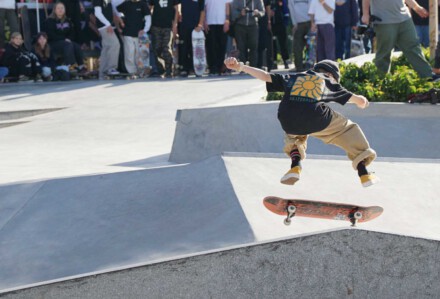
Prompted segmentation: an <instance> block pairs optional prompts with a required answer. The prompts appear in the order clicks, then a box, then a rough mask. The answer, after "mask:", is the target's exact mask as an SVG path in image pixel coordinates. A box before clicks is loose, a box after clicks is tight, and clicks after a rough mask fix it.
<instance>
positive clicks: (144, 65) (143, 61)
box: [137, 33, 151, 77]
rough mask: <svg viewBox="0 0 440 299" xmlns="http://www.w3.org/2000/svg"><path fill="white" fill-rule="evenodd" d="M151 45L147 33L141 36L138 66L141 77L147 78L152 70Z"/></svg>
mask: <svg viewBox="0 0 440 299" xmlns="http://www.w3.org/2000/svg"><path fill="white" fill-rule="evenodd" d="M150 44H151V43H150V39H149V37H148V34H147V33H144V34H141V35H139V49H138V55H137V66H138V70H139V74H140V76H141V77H144V76H146V75H147V72H148V70H149V69H150Z"/></svg>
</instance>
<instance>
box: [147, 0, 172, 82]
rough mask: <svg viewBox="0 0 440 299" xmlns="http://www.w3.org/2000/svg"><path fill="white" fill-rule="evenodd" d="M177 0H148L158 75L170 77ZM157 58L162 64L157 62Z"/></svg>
mask: <svg viewBox="0 0 440 299" xmlns="http://www.w3.org/2000/svg"><path fill="white" fill-rule="evenodd" d="M177 5H178V1H177V0H168V1H162V0H150V10H151V14H152V20H151V34H152V36H153V38H152V44H153V50H154V56H155V57H156V59H155V64H156V66H157V72H158V74H159V75H160V76H162V75H164V74H165V77H167V78H171V77H172V67H173V52H172V48H171V38H172V36H173V34H174V35H176V34H177V17H178V7H177ZM159 58H160V59H162V60H163V61H164V64H162V63H161V62H159Z"/></svg>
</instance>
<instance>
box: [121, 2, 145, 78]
mask: <svg viewBox="0 0 440 299" xmlns="http://www.w3.org/2000/svg"><path fill="white" fill-rule="evenodd" d="M117 10H118V11H119V12H121V13H122V14H123V15H124V17H123V21H124V27H123V28H122V36H123V41H124V42H123V44H124V64H125V68H126V69H127V71H128V73H130V74H133V75H135V74H137V73H138V68H137V64H136V60H137V57H138V50H139V36H142V35H144V34H146V33H147V32H148V31H150V26H151V15H150V8H149V7H148V3H147V2H146V1H138V0H130V1H124V3H122V4H121V5H119V6H118V7H117Z"/></svg>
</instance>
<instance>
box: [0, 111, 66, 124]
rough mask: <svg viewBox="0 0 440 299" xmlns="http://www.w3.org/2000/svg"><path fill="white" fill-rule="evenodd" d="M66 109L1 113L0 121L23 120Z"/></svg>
mask: <svg viewBox="0 0 440 299" xmlns="http://www.w3.org/2000/svg"><path fill="white" fill-rule="evenodd" d="M62 109H66V108H51V109H34V110H18V111H0V121H4V120H13V119H21V118H25V117H30V116H34V115H39V114H43V113H49V112H54V111H58V110H62Z"/></svg>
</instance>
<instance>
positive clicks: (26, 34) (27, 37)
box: [19, 5, 32, 51]
mask: <svg viewBox="0 0 440 299" xmlns="http://www.w3.org/2000/svg"><path fill="white" fill-rule="evenodd" d="M19 16H20V24H21V32H22V34H23V41H24V46H25V48H26V50H28V51H30V50H32V36H31V35H32V34H31V24H30V21H29V11H28V7H27V6H26V5H23V6H22V7H21V8H20V10H19Z"/></svg>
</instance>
